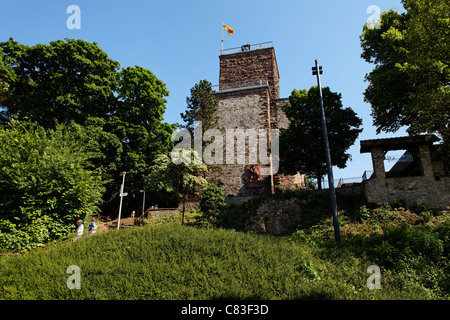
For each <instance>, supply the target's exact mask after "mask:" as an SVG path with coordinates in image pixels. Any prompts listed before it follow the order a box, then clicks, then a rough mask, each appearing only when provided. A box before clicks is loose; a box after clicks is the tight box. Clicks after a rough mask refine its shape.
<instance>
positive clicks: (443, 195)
mask: <svg viewBox="0 0 450 320" xmlns="http://www.w3.org/2000/svg"><path fill="white" fill-rule="evenodd" d="M414 148H415V149H417V151H418V154H417V158H418V159H419V167H420V172H421V175H420V176H409V177H387V176H386V171H385V168H384V162H383V160H384V159H385V150H384V149H382V146H377V147H375V146H374V147H372V148H371V149H370V152H371V154H372V162H373V168H374V176H373V178H372V179H370V180H367V181H364V182H363V185H364V192H365V195H366V198H367V201H369V202H374V203H392V202H394V201H396V200H397V199H404V200H406V202H407V203H408V205H414V204H416V203H418V202H422V203H424V204H425V205H426V206H427V207H428V208H434V209H448V208H449V207H450V177H449V176H435V172H437V171H436V170H435V168H434V166H436V164H433V161H432V158H431V153H430V147H429V144H427V143H424V142H417V143H416V144H415V145H414ZM392 149H393V150H395V148H392Z"/></svg>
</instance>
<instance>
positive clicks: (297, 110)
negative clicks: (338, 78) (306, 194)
mask: <svg viewBox="0 0 450 320" xmlns="http://www.w3.org/2000/svg"><path fill="white" fill-rule="evenodd" d="M322 91H323V98H324V107H325V115H326V118H327V131H328V140H329V145H330V153H331V163H332V165H334V166H338V167H339V168H345V167H346V163H347V161H348V160H349V159H350V158H351V156H350V154H348V153H346V151H347V150H348V148H350V147H351V146H352V145H353V144H354V142H355V140H356V138H357V137H358V135H359V133H360V132H361V131H362V129H359V126H360V125H361V119H360V118H358V117H357V116H356V113H355V112H354V111H353V110H352V109H350V108H344V107H343V105H342V102H341V95H340V94H338V93H335V92H332V91H331V90H330V89H329V88H323V90H322ZM283 110H284V111H285V113H286V116H287V117H288V118H289V120H290V121H291V122H290V124H289V128H288V129H282V130H281V135H280V159H281V161H280V170H281V171H282V172H284V173H286V174H296V173H298V172H301V173H305V174H307V175H308V176H309V177H313V178H315V179H317V180H318V186H319V188H320V186H321V184H320V179H321V178H322V176H324V175H325V174H326V173H327V168H326V159H325V149H324V143H323V134H322V124H321V120H320V119H321V115H320V96H319V89H318V88H317V87H311V88H310V89H309V90H293V91H292V94H291V96H290V97H289V105H286V106H285V107H284V108H283Z"/></svg>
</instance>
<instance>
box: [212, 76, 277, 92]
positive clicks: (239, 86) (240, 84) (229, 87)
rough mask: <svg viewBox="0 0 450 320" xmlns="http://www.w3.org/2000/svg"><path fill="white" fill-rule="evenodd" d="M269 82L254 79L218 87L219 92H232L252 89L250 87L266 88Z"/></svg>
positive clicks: (223, 84)
mask: <svg viewBox="0 0 450 320" xmlns="http://www.w3.org/2000/svg"><path fill="white" fill-rule="evenodd" d="M268 85H269V80H267V79H255V80H245V81H236V82H230V83H222V84H220V85H218V86H213V88H214V87H218V88H219V91H225V90H233V89H242V88H252V87H260V86H268Z"/></svg>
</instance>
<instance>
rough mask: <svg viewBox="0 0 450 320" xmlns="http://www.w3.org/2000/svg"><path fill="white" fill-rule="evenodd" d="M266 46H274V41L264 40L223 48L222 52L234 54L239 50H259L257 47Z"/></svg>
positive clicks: (223, 53)
mask: <svg viewBox="0 0 450 320" xmlns="http://www.w3.org/2000/svg"><path fill="white" fill-rule="evenodd" d="M265 48H273V42H272V41H268V42H262V43H255V44H246V45H243V46H240V47H235V48H229V49H223V50H222V51H221V52H220V54H221V55H225V54H233V53H238V52H245V51H251V50H257V49H265Z"/></svg>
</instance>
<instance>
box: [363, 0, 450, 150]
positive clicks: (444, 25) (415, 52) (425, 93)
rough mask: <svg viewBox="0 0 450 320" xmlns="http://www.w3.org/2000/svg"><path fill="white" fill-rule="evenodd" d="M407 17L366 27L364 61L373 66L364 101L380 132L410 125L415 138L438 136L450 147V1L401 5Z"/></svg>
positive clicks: (384, 18) (386, 17)
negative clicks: (428, 134) (426, 134)
mask: <svg viewBox="0 0 450 320" xmlns="http://www.w3.org/2000/svg"><path fill="white" fill-rule="evenodd" d="M402 3H403V6H404V8H405V10H406V12H405V13H398V12H396V11H393V10H390V11H388V12H384V13H383V14H382V15H381V21H380V23H379V28H378V27H377V28H373V27H372V26H368V25H365V26H364V28H363V33H362V35H361V47H362V49H363V53H362V55H361V57H362V58H363V59H364V60H365V61H367V62H369V63H373V64H374V65H375V67H374V69H373V71H372V72H370V73H369V74H367V75H366V81H367V82H368V83H369V86H368V87H367V89H366V91H365V93H364V96H365V101H366V102H368V103H370V104H371V106H372V116H373V117H374V125H375V126H376V127H377V132H381V131H385V132H395V131H397V130H398V129H399V128H400V127H401V126H407V127H408V131H409V132H410V133H412V134H417V133H430V134H431V133H438V134H439V135H440V136H441V137H442V138H443V141H444V144H448V139H449V136H450V132H449V126H448V124H449V110H450V108H449V101H450V89H449V82H450V81H449V80H450V72H449V68H448V66H449V57H450V56H449V53H450V40H449V39H450V37H449V30H450V20H449V18H448V12H449V11H450V6H449V2H448V1H441V0H403V1H402Z"/></svg>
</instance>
